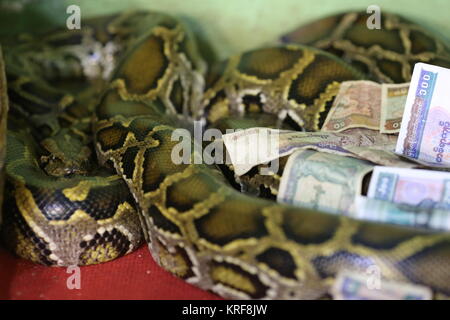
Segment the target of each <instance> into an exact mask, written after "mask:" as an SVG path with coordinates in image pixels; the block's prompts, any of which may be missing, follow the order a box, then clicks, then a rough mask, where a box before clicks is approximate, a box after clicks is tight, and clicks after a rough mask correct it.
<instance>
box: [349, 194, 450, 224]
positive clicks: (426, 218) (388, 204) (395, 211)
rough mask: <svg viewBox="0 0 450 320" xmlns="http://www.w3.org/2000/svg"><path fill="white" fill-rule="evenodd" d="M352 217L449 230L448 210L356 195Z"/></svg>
mask: <svg viewBox="0 0 450 320" xmlns="http://www.w3.org/2000/svg"><path fill="white" fill-rule="evenodd" d="M352 217H353V218H356V219H360V220H368V221H375V222H380V223H391V224H398V225H403V226H408V227H413V228H423V229H433V230H442V231H449V230H450V211H449V210H442V209H434V208H423V207H420V206H413V205H408V204H404V203H395V202H392V201H384V200H378V199H374V198H369V197H364V196H357V197H356V199H355V210H354V213H353V214H352Z"/></svg>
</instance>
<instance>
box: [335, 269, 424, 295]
mask: <svg viewBox="0 0 450 320" xmlns="http://www.w3.org/2000/svg"><path fill="white" fill-rule="evenodd" d="M377 276H378V275H377V274H373V273H359V272H354V271H348V270H343V271H341V272H339V273H338V275H337V277H336V280H335V282H334V284H333V287H332V288H331V294H332V295H333V298H334V299H336V300H430V299H431V298H432V292H431V290H430V289H429V288H427V287H424V286H420V285H413V284H410V283H403V282H398V281H392V280H390V281H387V280H385V279H377Z"/></svg>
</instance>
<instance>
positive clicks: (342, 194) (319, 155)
mask: <svg viewBox="0 0 450 320" xmlns="http://www.w3.org/2000/svg"><path fill="white" fill-rule="evenodd" d="M372 168H373V164H371V163H370V162H368V161H365V160H360V159H355V158H350V157H342V156H339V155H335V154H331V153H324V152H318V151H314V150H298V151H296V152H294V153H293V154H292V155H291V156H290V157H289V159H288V161H287V163H286V166H285V168H284V171H283V176H282V178H281V182H280V188H279V190H278V196H277V201H278V202H282V203H286V204H290V205H295V206H299V207H306V208H313V209H318V210H321V211H326V212H330V213H341V214H346V215H349V214H350V213H353V212H354V203H355V198H356V197H357V196H358V195H359V194H361V188H362V181H363V178H364V176H365V175H366V174H367V173H369V172H370V171H371V170H372Z"/></svg>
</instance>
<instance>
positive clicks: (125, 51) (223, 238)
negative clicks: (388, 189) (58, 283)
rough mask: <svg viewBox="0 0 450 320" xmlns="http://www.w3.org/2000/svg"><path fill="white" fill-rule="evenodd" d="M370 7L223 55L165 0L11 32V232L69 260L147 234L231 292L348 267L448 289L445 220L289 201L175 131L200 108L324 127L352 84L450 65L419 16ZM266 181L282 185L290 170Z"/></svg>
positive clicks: (261, 292)
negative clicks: (362, 216)
mask: <svg viewBox="0 0 450 320" xmlns="http://www.w3.org/2000/svg"><path fill="white" fill-rule="evenodd" d="M366 18H367V15H366V14H365V13H349V14H343V15H337V16H333V17H331V18H326V19H323V20H320V21H318V22H315V23H313V24H312V25H309V26H306V27H303V28H300V29H298V30H297V31H294V32H292V33H290V34H288V35H286V36H284V37H282V38H281V40H280V41H281V42H283V43H285V44H283V45H279V44H278V45H274V46H273V47H268V48H262V49H257V50H252V51H249V52H245V53H242V54H239V55H236V56H233V57H231V58H230V59H228V60H227V61H224V62H219V63H216V64H214V65H212V66H210V67H208V68H207V65H206V64H205V62H204V60H203V59H202V58H201V56H200V53H199V50H198V48H197V46H196V43H195V39H194V36H193V35H192V34H191V33H190V32H189V30H188V28H186V26H184V25H183V24H182V23H181V22H179V21H178V20H175V19H174V18H171V17H169V16H166V15H164V14H160V13H154V12H133V13H126V14H122V15H115V16H107V17H102V18H96V19H92V20H87V21H83V28H82V29H81V30H71V31H68V30H57V31H55V32H50V33H46V34H45V35H40V36H38V37H32V36H23V37H20V38H17V39H14V41H10V40H8V39H7V40H5V41H4V42H3V47H4V53H5V64H6V71H7V76H8V86H9V90H8V94H9V99H10V102H11V113H10V115H9V129H8V137H7V139H8V143H7V159H6V175H7V187H6V196H5V205H4V209H3V215H4V217H3V218H4V221H3V228H2V237H3V239H4V242H5V244H6V245H7V246H8V247H9V248H11V250H13V251H15V252H16V253H17V254H18V255H19V256H22V257H24V258H26V259H30V260H32V261H35V262H38V263H43V264H46V265H59V266H64V265H87V264H94V263H99V262H105V261H109V260H111V259H114V258H117V257H120V256H122V255H124V254H126V253H128V252H131V251H132V250H134V249H135V248H137V247H138V246H139V244H140V243H141V242H142V241H143V240H145V241H146V242H147V243H148V245H149V248H150V252H151V254H152V256H153V258H154V259H155V261H157V262H158V263H159V264H160V265H161V266H162V267H163V268H165V269H167V270H168V271H170V272H171V273H173V274H175V275H176V276H178V277H181V278H183V279H185V281H187V282H189V283H191V284H193V285H196V286H198V287H200V288H203V289H206V290H210V291H212V292H214V293H217V294H219V295H221V296H223V297H226V298H244V299H246V298H254V299H262V298H269V299H299V298H302V299H315V298H320V297H323V296H324V295H325V294H326V293H327V290H328V289H329V287H330V285H332V283H333V280H334V277H335V275H336V273H337V272H338V271H339V270H341V269H344V268H346V269H353V270H360V271H364V270H366V269H367V268H368V267H369V266H371V265H374V264H375V265H377V266H378V267H379V268H380V270H381V274H382V275H383V277H385V278H387V279H395V280H400V281H407V282H414V283H418V284H422V285H425V286H428V287H430V288H432V289H433V291H434V293H435V297H436V298H440V297H446V296H449V295H450V271H449V270H448V268H447V265H446V264H447V263H448V261H450V234H448V233H441V232H433V231H428V230H419V229H411V228H406V227H399V226H393V225H385V224H377V223H369V222H364V221H358V220H354V219H350V218H348V217H345V216H338V215H330V214H326V213H322V212H317V211H314V210H310V209H302V208H296V207H290V206H286V205H281V204H277V203H275V202H273V201H270V200H267V199H262V198H258V197H254V196H250V195H246V194H244V193H241V192H239V190H236V188H238V187H233V186H235V184H236V182H235V181H233V179H232V178H230V176H232V172H231V171H229V168H218V167H217V166H214V165H206V164H194V163H191V164H183V163H182V164H175V163H174V162H173V161H172V160H171V154H172V150H173V148H174V147H175V146H176V145H177V144H178V141H173V140H172V133H173V131H174V130H175V129H177V128H179V127H181V126H184V127H188V128H191V126H192V122H193V121H194V120H202V121H203V122H202V123H205V124H206V125H207V126H209V127H215V128H219V129H220V130H222V131H225V130H226V129H227V128H245V127H251V126H269V127H280V126H281V127H287V128H291V129H297V130H319V129H320V127H321V125H322V124H323V121H324V119H325V118H326V115H327V112H328V110H329V109H330V107H331V105H332V102H333V99H334V97H335V95H336V94H337V90H338V89H339V85H340V83H341V82H342V81H347V80H357V79H366V78H372V79H375V80H378V81H381V82H402V81H408V79H409V75H410V73H411V65H413V64H414V63H415V62H418V61H424V62H430V63H434V64H438V65H442V66H447V67H448V66H450V50H449V49H448V48H447V47H446V46H445V45H444V43H443V42H442V41H440V40H439V39H437V38H436V37H434V36H432V35H430V33H429V32H427V31H425V30H423V29H422V28H421V27H419V26H417V25H416V24H413V23H411V22H409V21H407V20H405V19H402V18H399V17H398V16H395V15H390V14H384V15H383V16H382V21H383V26H382V28H381V29H379V30H369V29H367V28H366V27H365V21H366V20H365V19H366ZM287 42H289V43H287ZM292 42H303V43H304V44H307V45H311V46H315V47H317V48H319V49H317V48H313V47H309V46H304V45H299V44H293V43H292ZM320 49H324V50H327V51H329V52H328V53H327V52H325V51H322V50H320ZM192 143H193V144H194V142H192ZM93 150H95V151H93ZM191 156H192V157H194V156H195V155H194V154H192V155H191ZM97 160H98V161H97ZM281 164H282V166H283V162H282V163H281ZM227 170H228V171H227ZM224 173H225V174H224ZM279 174H280V173H279ZM251 178H254V179H253V180H252V181H253V182H252V183H253V186H254V187H255V188H258V187H259V186H260V185H263V184H264V185H266V186H270V187H272V190H275V191H276V189H277V185H276V181H277V178H276V176H275V177H269V178H267V179H272V180H271V181H264V179H263V178H261V177H259V178H258V177H257V176H256V178H255V176H253V177H250V178H249V179H248V181H250V180H251ZM244 179H245V178H244Z"/></svg>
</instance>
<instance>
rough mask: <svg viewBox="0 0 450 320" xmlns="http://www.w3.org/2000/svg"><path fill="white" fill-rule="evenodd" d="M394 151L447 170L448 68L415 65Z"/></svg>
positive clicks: (449, 151) (449, 126)
mask: <svg viewBox="0 0 450 320" xmlns="http://www.w3.org/2000/svg"><path fill="white" fill-rule="evenodd" d="M395 152H396V153H397V154H399V155H402V156H404V157H406V158H409V159H411V160H414V161H416V162H419V163H422V164H424V165H427V166H431V167H450V69H446V68H441V67H437V66H433V65H430V64H426V63H417V64H416V65H415V67H414V72H413V75H412V79H411V84H410V87H409V91H408V97H407V99H406V105H405V109H404V113H403V119H402V123H401V128H400V134H399V138H398V140H397V145H396V148H395Z"/></svg>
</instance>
